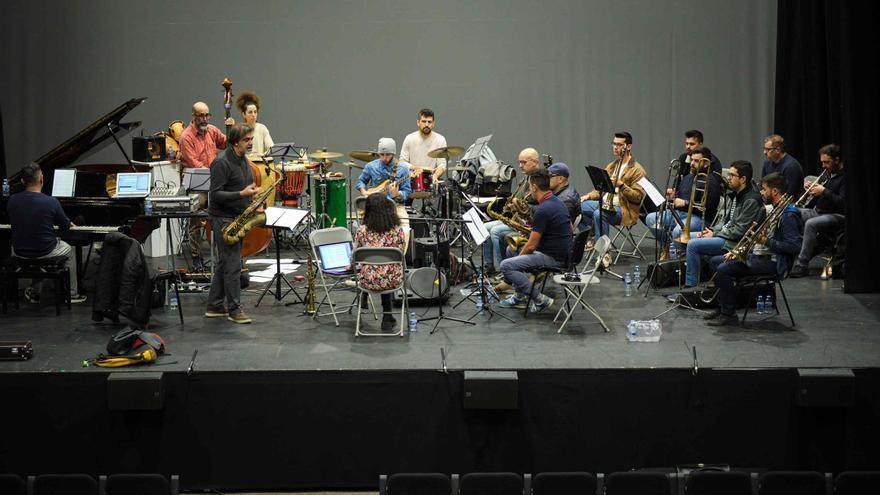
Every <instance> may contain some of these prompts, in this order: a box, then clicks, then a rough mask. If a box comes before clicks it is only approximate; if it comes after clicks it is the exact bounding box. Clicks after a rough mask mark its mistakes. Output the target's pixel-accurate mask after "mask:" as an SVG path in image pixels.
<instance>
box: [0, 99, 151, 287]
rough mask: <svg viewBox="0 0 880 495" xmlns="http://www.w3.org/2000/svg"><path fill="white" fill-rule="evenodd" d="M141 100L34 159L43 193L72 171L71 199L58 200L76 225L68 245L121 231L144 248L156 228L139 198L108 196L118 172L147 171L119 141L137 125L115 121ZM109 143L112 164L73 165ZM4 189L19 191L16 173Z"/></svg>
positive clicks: (3, 230) (5, 241)
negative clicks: (62, 172)
mask: <svg viewBox="0 0 880 495" xmlns="http://www.w3.org/2000/svg"><path fill="white" fill-rule="evenodd" d="M144 100H146V98H132V99H131V100H128V101H126V102H125V103H123V104H121V105H119V106H118V107H116V108H114V109H113V110H111V111H110V112H109V113H107V114H106V115H104V116H102V117H100V118H99V119H97V120H95V121H94V122H92V123H91V124H89V125H88V126H87V127H86V128H85V129H83V130H81V131H79V132H78V133H76V135H74V136H73V137H71V138H70V139H67V140H66V141H64V142H63V143H61V144H60V145H58V146H55V147H54V148H52V150H50V151H49V152H48V153H46V154H44V155H43V156H41V157H39V158H37V159H36V160H34V161H35V162H36V163H38V164H40V168H41V169H42V171H43V178H44V184H43V193H45V194H51V193H52V179H53V177H54V175H55V170H58V169H60V168H75V169H76V170H77V174H76V189H75V192H74V197H72V198H58V200H59V201H60V202H61V206H62V208H64V211H65V213H67V217H68V218H70V219H71V221H73V223H75V224H76V225H77V228H76V229H71V231H70V232H69V233H68V234H66V235H65V236H64V237H63V239H64V240H65V241H67V242H68V243H69V244H71V245H72V246H77V247H82V246H87V245H89V244H91V243H92V242H95V241H100V240H103V238H104V236H105V235H106V234H107V233H108V232H113V231H122V232H124V233H126V234H127V235H130V236H131V237H133V238H135V239H137V240H138V241H139V242H141V243H143V242H144V241H145V240H146V238H147V237H149V235H150V233H151V232H152V231H153V230H154V229H156V227H158V226H159V221H158V219H154V218H144V217H142V215H143V199H142V198H111V197H110V195H109V194H108V193H107V180H108V177H110V178H111V182H112V179H113V175H114V174H117V173H119V172H149V168H148V167H145V166H139V165H134V164H132V163H131V161H130V160H129V159H128V156H127V155H126V154H125V151H124V150H123V149H122V147H121V145H119V141H118V137H119V136H122V135H125V134H127V133H128V132H130V131H132V130H133V129H136V128H137V127H139V126H140V125H141V123H140V122H139V121H137V122H120V121H121V120H122V119H123V117H125V116H126V115H127V114H128V112H130V111H131V110H132V109H134V108H135V107H137V106H138V105H140V104H141V103H142V102H143V101H144ZM111 142H114V143H115V144H116V145H118V146H119V148H120V153H121V154H122V156H123V157H124V160H122V159H121V160H119V162H118V163H112V164H84V163H77V162H79V161H80V160H82V159H83V158H85V157H88V156H90V155H92V154H94V153H96V152H98V151H100V150H101V149H103V148H104V147H105V146H107V145H108V144H110V143H111ZM9 184H10V189H11V191H12V193H13V194H15V193H16V192H18V191H21V190H23V189H24V186H23V185H22V182H21V172H18V173H16V174H15V175H13V176H12V177H10V178H9ZM6 201H7V198H0V258H6V257H8V256H9V254H10V246H11V235H10V228H9V215H8V212H7V210H6ZM79 251H80V250H79V249H78V250H77V254H78V256H77V261H78V263H81V255H79ZM80 273H82V270H80Z"/></svg>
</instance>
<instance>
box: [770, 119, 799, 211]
mask: <svg viewBox="0 0 880 495" xmlns="http://www.w3.org/2000/svg"><path fill="white" fill-rule="evenodd" d="M764 156H765V157H766V159H765V160H764V167H763V169H762V170H761V177H766V176H768V175H770V174H772V173H773V172H779V173H780V174H782V175H783V176H784V177H785V182H787V183H788V189H787V190H786V191H785V192H786V193H788V194H789V195H791V197H792V198H795V199H797V198H798V197H800V195H801V193H802V192H803V191H804V169H803V167H801V164H800V162H798V161H797V160H796V159H795V158H794V157H793V156H791V155H789V154H788V153H786V152H785V140H784V139H782V136H780V135H779V134H771V135H770V136H767V138H766V139H764Z"/></svg>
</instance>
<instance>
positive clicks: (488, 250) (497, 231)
mask: <svg viewBox="0 0 880 495" xmlns="http://www.w3.org/2000/svg"><path fill="white" fill-rule="evenodd" d="M485 226H486V230H488V231H489V239H487V240H486V241H485V242H483V263H484V264H485V265H486V268H489V267H492V268H494V269H495V270H500V269H501V268H500V267H501V260H502V259H504V256H503V253H504V252H503V251H502V249H504V248H505V247H506V246H505V245H503V244H502V242H503V238H504V235H506V234H507V233H508V232H513V229H511V228H510V227H508V226H507V225H504V222H502V221H501V220H492V221H491V222H486V223H485Z"/></svg>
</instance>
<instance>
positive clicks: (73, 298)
mask: <svg viewBox="0 0 880 495" xmlns="http://www.w3.org/2000/svg"><path fill="white" fill-rule="evenodd" d="M86 299H88V298H87V297H86V296H84V295H82V294H71V295H70V304H80V303H84V302H86Z"/></svg>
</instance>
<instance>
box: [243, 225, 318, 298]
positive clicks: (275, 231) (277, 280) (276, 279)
mask: <svg viewBox="0 0 880 495" xmlns="http://www.w3.org/2000/svg"><path fill="white" fill-rule="evenodd" d="M270 210H272V211H270ZM303 213H304V214H303ZM276 214H277V216H276ZM270 215H271V216H272V217H273V218H271V219H270ZM307 216H308V211H304V210H300V209H298V208H276V207H269V208H266V227H269V228H271V229H272V238H273V239H274V241H275V275H273V276H272V280H270V281H269V283H268V284H266V287H265V288H264V289H263V292H262V293H261V294H260V297H259V298H257V304H255V305H254V307H255V308H256V307H258V306H259V305H260V302H261V301H262V300H263V297H265V296H266V294H270V293H271V294H272V295H273V296H275V300H276V301H280V300H282V299H284V298H285V297H286V296H287V295H288V294H290V293H291V292H293V294H294V295H295V296H296V297H297V298H298V299H299V301H298V302H304V299H303V298H302V296H300V295H299V292H297V291H296V289H295V288H294V287H293V284H291V283H290V281H289V280H287V276H286V275H285V274H284V272H282V271H281V240H280V237H281V235H280V231H281V230H283V229H289V230H293V229H295V228H296V227H297V226H298V225H299V224H300V223H301V222H302V221H303V219H305V218H306V217H307ZM281 281H284V284H285V285H287V288H286V289H284V292H283V293H282V292H281ZM273 283H274V284H275V290H272V284H273Z"/></svg>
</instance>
